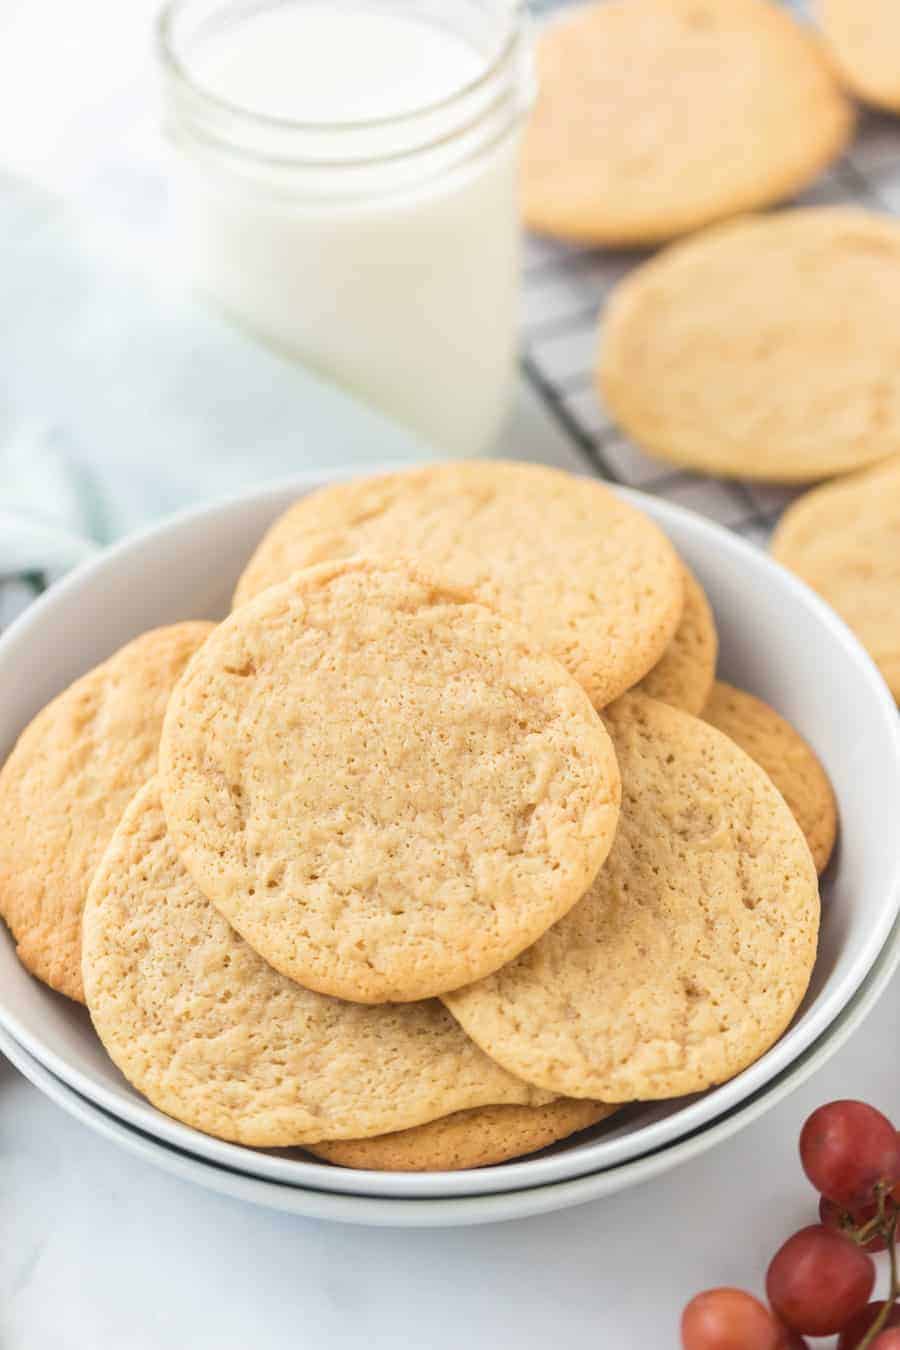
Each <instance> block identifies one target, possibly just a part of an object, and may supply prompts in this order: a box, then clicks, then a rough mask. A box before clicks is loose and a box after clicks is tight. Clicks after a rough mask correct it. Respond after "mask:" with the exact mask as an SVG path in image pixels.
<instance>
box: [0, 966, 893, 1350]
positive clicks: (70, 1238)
mask: <svg viewBox="0 0 900 1350" xmlns="http://www.w3.org/2000/svg"><path fill="white" fill-rule="evenodd" d="M898 1028H900V982H898V983H895V984H894V986H893V987H892V988H891V990H890V991H889V992H888V994H887V995H886V996H885V998H884V999H883V1000H882V1001H881V1003H880V1004H879V1006H878V1007H877V1008H876V1010H875V1012H874V1013H873V1014H872V1015H871V1017H870V1018H869V1020H868V1022H866V1024H865V1025H864V1027H863V1028H862V1029H861V1030H860V1031H858V1032H857V1033H856V1035H855V1036H854V1037H853V1039H852V1040H851V1041H850V1042H849V1043H848V1044H847V1045H846V1046H845V1047H844V1048H843V1049H842V1050H841V1051H840V1052H839V1054H838V1055H837V1056H836V1057H835V1058H834V1059H833V1060H832V1061H831V1062H830V1064H828V1066H827V1067H826V1068H825V1069H824V1070H823V1071H822V1072H820V1073H819V1074H817V1075H816V1076H815V1077H814V1078H813V1079H812V1080H811V1081H810V1082H808V1083H806V1084H805V1085H804V1086H803V1087H802V1088H801V1089H800V1090H799V1091H797V1092H796V1093H795V1094H794V1095H793V1096H792V1097H790V1098H789V1099H788V1100H787V1101H786V1102H783V1103H782V1104H781V1105H780V1106H779V1107H777V1108H776V1109H775V1110H773V1111H772V1112H770V1113H769V1114H768V1115H767V1116H765V1117H764V1118H763V1119H762V1120H760V1121H758V1122H757V1123H756V1124H755V1125H753V1126H751V1127H750V1128H749V1129H747V1130H745V1131H744V1132H743V1133H742V1134H741V1135H739V1136H738V1137H737V1138H735V1139H732V1140H730V1141H728V1142H726V1143H725V1144H722V1145H721V1146H720V1147H718V1148H717V1149H715V1150H713V1151H712V1152H710V1153H707V1154H705V1155H704V1156H703V1157H701V1158H699V1159H697V1160H696V1161H695V1162H693V1163H691V1164H689V1165H687V1166H685V1167H682V1168H680V1169H678V1170H676V1171H674V1172H671V1173H669V1174H668V1175H666V1176H665V1177H663V1178H662V1179H661V1180H659V1181H658V1182H655V1183H653V1184H652V1185H647V1186H641V1187H639V1188H637V1189H635V1190H632V1191H628V1192H625V1193H624V1194H621V1195H618V1196H614V1197H612V1198H610V1199H608V1200H603V1201H597V1202H595V1203H593V1204H588V1205H584V1206H582V1207H580V1208H578V1209H570V1210H565V1211H562V1212H560V1213H558V1214H551V1215H547V1216H545V1217H541V1218H535V1219H526V1220H521V1221H518V1222H514V1223H506V1224H492V1225H489V1226H487V1227H484V1228H471V1229H454V1230H447V1231H443V1232H441V1231H423V1232H399V1231H390V1230H386V1229H374V1228H350V1227H344V1226H341V1225H337V1224H325V1223H316V1222H312V1221H309V1220H303V1219H296V1218H291V1217H286V1216H283V1215H280V1214H274V1213H270V1212H268V1211H266V1210H262V1209H256V1208H254V1207H252V1206H249V1205H243V1204H241V1203H239V1202H237V1201H233V1200H228V1199H225V1198H223V1197H221V1196H218V1195H213V1194H211V1193H209V1192H206V1191H203V1190H201V1189H199V1188H197V1187H194V1186H192V1185H190V1184H188V1183H184V1182H180V1181H177V1180H175V1179H174V1178H172V1177H170V1176H168V1175H165V1174H164V1173H162V1172H159V1171H157V1170H156V1169H155V1168H151V1167H149V1166H147V1165H145V1164H142V1163H139V1162H137V1161H136V1160H134V1159H133V1158H131V1157H130V1156H129V1155H127V1154H126V1153H124V1152H123V1151H121V1150H120V1149H118V1148H115V1147H113V1146H112V1145H110V1144H108V1143H106V1142H105V1141H104V1140H102V1139H100V1138H99V1137H98V1136H96V1135H94V1134H92V1133H90V1132H89V1131H88V1130H87V1129H86V1128H85V1127H84V1126H82V1125H80V1124H78V1123H76V1122H75V1121H74V1120H72V1119H71V1118H70V1117H69V1116H67V1115H65V1114H64V1113H63V1112H62V1111H61V1110H60V1109H59V1108H58V1107H56V1106H54V1105H53V1104H52V1103H50V1102H49V1101H47V1100H46V1099H45V1098H44V1097H42V1096H41V1095H40V1093H38V1092H37V1091H36V1090H35V1089H34V1088H32V1087H31V1086H30V1085H29V1084H28V1083H26V1082H25V1080H24V1079H22V1078H21V1077H20V1076H19V1074H18V1073H17V1072H16V1071H15V1070H14V1069H13V1068H12V1067H11V1066H10V1065H8V1064H6V1063H4V1062H3V1061H2V1060H0V1231H2V1234H3V1240H2V1242H0V1346H2V1347H3V1350H188V1348H189V1350H246V1347H248V1346H252V1347H254V1350H270V1348H271V1350H276V1347H282V1346H302V1347H304V1350H362V1347H367V1348H370V1350H381V1348H382V1347H383V1348H384V1350H388V1348H390V1350H397V1347H414V1348H415V1350H419V1347H423V1348H427V1350H458V1347H459V1345H460V1344H461V1343H463V1344H465V1345H467V1346H470V1347H471V1348H472V1350H497V1348H498V1347H506V1346H515V1347H516V1350H531V1348H532V1347H533V1348H534V1350H546V1346H547V1345H552V1346H554V1347H558V1350H575V1348H576V1347H582V1346H585V1345H589V1346H591V1347H595V1348H596V1350H631V1348H632V1347H634V1350H638V1347H641V1348H643V1347H647V1348H649V1350H675V1347H676V1346H677V1344H678V1337H677V1325H678V1316H679V1312H680V1309H681V1306H682V1304H683V1303H684V1302H685V1301H686V1298H687V1297H688V1296H689V1295H690V1294H692V1293H693V1292H695V1291H697V1290H699V1289H701V1288H706V1287H708V1286H710V1285H715V1284H738V1285H742V1286H745V1287H749V1288H755V1289H756V1290H757V1291H759V1290H760V1289H761V1287H762V1278H763V1273H764V1269H765V1265H766V1262H767V1261H768V1258H769V1256H770V1255H771V1253H772V1252H773V1251H774V1249H775V1248H776V1247H777V1246H778V1245H779V1244H780V1242H781V1241H782V1240H783V1238H784V1237H786V1236H787V1235H788V1234H789V1233H790V1232H792V1231H793V1230H794V1229H795V1228H798V1227H800V1226H801V1225H803V1224H805V1223H810V1222H813V1221H814V1219H815V1198H814V1196H813V1194H812V1192H811V1190H810V1188H809V1186H808V1185H807V1183H806V1181H805V1180H804V1178H803V1176H802V1174H801V1172H800V1168H799V1163H798V1162H797V1157H796V1140H797V1135H798V1133H799V1129H800V1126H801V1124H802V1122H803V1120H804V1118H805V1116H806V1115H807V1114H808V1113H809V1111H810V1110H812V1109H813V1108H814V1107H815V1106H817V1105H818V1104H819V1103H820V1102H823V1101H827V1100H831V1099H832V1098H834V1097H844V1096H854V1097H861V1098H864V1099H866V1100H870V1101H872V1102H874V1103H876V1104H877V1105H879V1106H880V1107H881V1108H882V1109H883V1110H885V1111H886V1112H888V1113H890V1114H892V1116H893V1118H894V1119H895V1120H898V1119H900V1076H898V1074H897V1071H896V1058H897V1032H898ZM880 1259H881V1260H883V1258H880Z"/></svg>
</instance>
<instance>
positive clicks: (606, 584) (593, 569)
mask: <svg viewBox="0 0 900 1350" xmlns="http://www.w3.org/2000/svg"><path fill="white" fill-rule="evenodd" d="M355 553H366V554H384V555H386V556H388V557H398V556H402V557H408V558H418V559H421V561H422V562H423V564H424V565H426V566H427V567H428V569H429V571H431V572H433V573H434V574H435V575H437V576H439V577H441V578H444V579H446V580H448V581H450V582H452V583H453V584H454V585H459V586H462V587H464V588H467V589H470V590H472V591H473V592H474V593H475V595H476V597H477V598H478V599H479V600H481V601H482V602H483V603H484V604H486V605H490V606H491V607H492V608H494V609H497V610H498V611H499V612H500V613H501V614H504V615H506V617H507V618H509V619H513V620H516V621H517V622H519V623H522V624H523V625H524V626H525V627H526V628H530V629H531V630H532V632H533V633H534V635H535V637H537V638H539V639H540V640H541V642H542V643H543V644H544V646H545V647H546V648H547V649H548V650H549V651H550V652H552V653H553V655H554V656H556V658H557V659H558V660H559V661H561V662H562V663H563V665H564V666H565V667H566V669H567V670H569V671H571V673H572V674H573V675H574V676H575V678H576V679H577V680H578V682H579V684H581V685H583V687H584V688H585V689H586V690H587V692H588V694H589V695H590V697H591V699H592V701H593V702H594V705H595V707H598V708H601V707H603V706H604V705H605V704H606V703H609V702H610V700H611V699H613V698H615V697H616V696H617V695H618V694H621V693H623V692H624V690H626V689H628V688H630V686H631V685H633V684H635V683H636V682H637V681H638V680H639V679H641V678H642V676H644V675H646V673H647V671H648V670H650V669H651V667H652V666H654V665H655V664H656V662H657V661H658V660H659V658H660V657H661V656H662V654H663V652H664V651H665V649H666V647H667V646H668V644H669V641H670V639H671V638H672V635H673V634H674V632H675V629H676V627H677V625H678V620H679V618H680V617H681V610H682V606H683V603H684V589H683V583H682V580H681V566H680V563H679V559H678V556H677V554H676V553H675V551H674V549H673V548H672V546H671V545H670V544H669V542H668V540H667V539H666V538H665V536H664V535H663V534H662V532H661V531H660V530H659V529H657V527H656V526H655V525H654V524H653V522H652V521H651V520H649V519H648V518H647V516H645V515H644V514H643V513H642V512H641V511H637V510H635V508H634V507H633V506H629V505H627V504H626V503H625V502H623V501H620V500H619V498H617V497H616V496H615V495H614V494H613V493H611V492H610V491H609V490H608V489H607V488H605V487H603V486H602V484H600V483H597V482H595V481H592V480H591V479H587V478H576V477H575V476H574V475H572V474H568V473H563V472H561V471H560V470H559V469H548V468H544V467H543V466H539V465H536V464H513V463H507V462H503V461H498V460H495V461H479V462H470V463H456V464H438V465H431V466H429V467H426V468H421V469H413V470H408V471H407V472H405V473H395V474H389V475H387V476H385V477H382V478H366V479H355V480H353V481H351V482H348V483H339V484H337V485H336V486H334V487H330V488H325V489H324V490H323V491H321V492H315V493H312V494H311V495H310V496H308V497H304V498H303V499H302V500H301V501H299V502H297V504H296V505H295V506H294V507H292V508H291V510H289V511H288V512H287V513H286V514H285V515H284V516H282V517H281V519H280V520H278V521H276V523H275V525H274V526H273V527H272V529H271V530H270V531H269V533H268V534H267V535H266V537H265V538H264V539H263V541H262V543H261V544H260V546H259V548H258V549H257V551H256V553H255V554H254V556H253V557H252V558H251V560H250V563H249V565H248V567H247V570H246V571H245V572H244V575H243V576H242V577H241V580H240V582H239V584H238V588H237V593H236V595H235V604H236V605H240V604H242V603H244V602H245V601H247V600H249V599H251V597H252V596H254V595H257V594H258V593H259V592H260V591H261V590H263V589H265V587H267V586H271V585H272V584H273V583H274V582H277V581H283V580H284V579H285V578H286V577H288V576H290V574H291V573H292V572H296V571H297V570H298V569H299V568H301V567H307V566H309V564H310V563H317V562H323V561H325V560H327V559H332V558H345V557H348V556H350V555H352V554H355Z"/></svg>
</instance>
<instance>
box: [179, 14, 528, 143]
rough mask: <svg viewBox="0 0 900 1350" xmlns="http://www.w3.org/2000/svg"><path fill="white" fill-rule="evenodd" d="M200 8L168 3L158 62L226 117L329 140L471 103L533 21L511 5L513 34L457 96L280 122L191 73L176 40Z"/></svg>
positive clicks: (187, 89)
mask: <svg viewBox="0 0 900 1350" xmlns="http://www.w3.org/2000/svg"><path fill="white" fill-rule="evenodd" d="M196 3H197V0H166V3H165V4H164V5H163V6H162V8H161V9H160V10H159V12H158V14H157V18H156V25H155V36H156V52H157V57H158V60H159V62H160V65H161V66H162V69H163V70H164V72H165V73H166V74H167V75H168V76H169V77H170V78H171V79H172V80H173V81H174V82H175V85H176V87H180V88H181V89H183V90H184V91H185V92H186V93H187V94H188V95H189V96H190V97H192V98H197V99H199V100H201V101H202V102H204V103H206V104H208V105H209V106H210V107H211V108H214V109H217V110H218V111H219V112H221V113H222V114H223V115H225V116H226V117H231V118H234V119H236V120H239V121H240V120H243V121H245V122H247V123H251V124H254V125H257V126H269V127H271V128H272V130H273V131H275V130H279V131H288V130H294V131H299V132H310V133H324V134H328V135H332V134H336V133H342V132H347V133H349V134H356V135H359V133H360V132H365V131H373V130H378V129H379V128H385V129H387V128H390V127H402V126H403V125H404V124H405V123H411V122H415V121H417V120H419V119H421V118H427V117H429V116H431V115H433V114H435V113H437V114H440V113H442V112H444V111H449V110H450V109H452V108H453V107H454V106H455V105H456V104H464V103H465V102H466V100H468V99H470V98H471V97H472V96H473V95H476V94H478V93H479V91H480V90H482V89H483V88H486V87H487V86H488V85H489V84H490V82H491V81H492V80H493V79H494V78H495V77H496V76H497V75H498V74H500V73H501V72H502V71H503V69H504V67H505V66H506V65H507V63H508V62H509V61H510V60H511V59H512V58H513V57H514V56H515V53H516V50H517V46H518V43H519V40H520V37H521V30H522V26H523V24H524V23H525V22H526V20H527V17H528V0H510V5H509V17H508V31H507V33H506V35H505V37H504V39H503V41H502V43H501V44H500V46H499V47H498V48H497V50H496V51H495V52H494V53H493V55H492V56H491V58H490V59H489V60H488V62H487V63H486V65H485V67H484V69H483V70H481V71H480V72H479V73H478V75H476V76H475V77H474V78H473V79H471V80H467V81H466V82H465V83H464V84H461V85H460V86H459V87H458V88H457V89H454V90H453V91H452V93H450V94H445V95H443V96H442V97H441V98H439V99H434V100H433V101H431V102H429V103H423V104H420V105H418V106H417V107H415V108H411V109H407V110H406V111H404V112H402V113H388V114H385V115H384V116H380V117H370V118H364V119H362V120H354V121H341V122H331V121H312V122H310V121H307V120H305V119H300V118H293V117H278V116H275V115H273V114H271V113H262V112H257V111H255V110H254V109H252V108H248V107H245V106H244V105H243V104H240V103H232V102H231V101H230V100H229V99H227V98H223V97H222V96H221V95H220V94H217V93H214V92H213V91H212V90H211V89H206V88H204V86H203V85H202V84H200V83H198V82H197V80H196V79H195V78H194V77H193V75H192V74H191V71H190V69H189V67H188V65H187V64H186V63H185V62H184V61H183V60H182V58H181V56H180V55H179V53H178V51H177V49H176V43H175V40H174V30H175V26H176V25H177V23H178V22H179V20H180V19H181V17H182V15H183V14H184V13H185V11H187V10H188V9H190V8H191V7H192V6H193V5H195V4H196Z"/></svg>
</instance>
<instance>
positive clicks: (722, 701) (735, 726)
mask: <svg viewBox="0 0 900 1350" xmlns="http://www.w3.org/2000/svg"><path fill="white" fill-rule="evenodd" d="M729 704H730V705H731V707H730V708H729V706H728V705H729ZM742 710H744V711H746V712H749V713H751V714H756V715H760V714H761V715H763V716H765V717H766V718H768V719H769V720H771V721H772V722H773V723H774V724H775V730H776V735H777V736H778V737H779V739H780V740H781V741H782V742H783V744H784V745H791V746H793V748H794V751H795V753H796V754H797V755H800V756H802V758H803V774H804V784H805V789H806V798H805V800H806V802H807V803H808V810H804V811H803V812H802V814H801V811H800V809H799V804H797V803H795V802H794V801H793V800H792V795H789V794H788V792H787V791H785V790H784V788H783V786H782V783H781V782H779V778H780V775H779V773H778V769H777V765H773V764H772V763H771V761H770V762H769V763H765V762H763V758H762V757H757V755H756V754H755V753H754V747H753V746H752V745H751V744H750V743H749V742H747V741H746V740H745V739H743V738H742V736H741V727H740V718H741V712H742ZM702 716H703V720H704V721H705V722H709V723H710V725H711V726H714V727H716V728H718V730H719V731H721V732H722V734H723V735H725V736H727V737H728V738H729V740H733V741H734V742H735V744H736V745H738V746H740V748H741V749H742V750H743V751H744V752H745V753H746V754H748V755H749V756H750V758H751V759H752V760H754V761H755V762H756V763H757V764H759V766H760V768H761V769H764V770H765V772H766V773H767V774H768V775H769V777H770V778H771V780H772V782H773V783H774V784H775V786H776V787H777V788H778V790H779V792H781V795H782V796H783V797H784V799H785V801H786V802H787V805H788V806H789V807H790V809H791V811H792V812H793V815H794V818H795V819H796V821H797V824H798V825H799V826H800V828H801V830H803V833H804V836H805V838H806V842H807V844H808V845H809V851H810V853H811V854H812V859H813V862H814V863H815V865H816V872H817V874H818V875H819V876H821V875H822V873H823V872H824V871H825V869H826V868H827V866H828V864H829V862H830V860H831V855H832V853H833V852H834V846H835V843H836V842H837V832H838V809H837V799H836V798H835V795H834V788H833V787H832V785H831V779H830V778H829V777H828V774H827V773H826V772H825V768H824V766H823V764H822V762H821V760H820V759H819V757H818V755H817V754H816V752H815V751H814V750H813V748H812V746H811V745H810V744H809V742H808V741H807V740H805V739H804V737H803V736H801V735H800V732H799V731H798V730H797V729H796V727H794V726H792V724H791V723H790V722H789V721H788V720H787V718H785V717H782V716H781V714H780V713H779V712H777V711H776V710H775V709H774V708H773V707H771V706H770V704H768V703H766V702H764V700H763V699H760V698H757V697H756V695H755V694H748V693H747V691H746V690H744V689H739V688H738V687H737V686H736V685H732V684H728V683H726V681H724V680H717V681H716V683H715V685H714V686H713V690H712V693H711V696H710V699H709V701H708V702H707V704H706V707H705V708H704V710H703V714H702ZM804 817H809V823H808V824H804Z"/></svg>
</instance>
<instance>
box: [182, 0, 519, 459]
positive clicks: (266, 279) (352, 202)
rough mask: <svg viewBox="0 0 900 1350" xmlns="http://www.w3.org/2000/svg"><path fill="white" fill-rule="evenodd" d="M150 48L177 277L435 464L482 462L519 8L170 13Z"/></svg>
mask: <svg viewBox="0 0 900 1350" xmlns="http://www.w3.org/2000/svg"><path fill="white" fill-rule="evenodd" d="M159 50H160V56H161V61H162V66H163V71H164V88H165V101H166V123H167V132H168V136H169V139H170V141H171V143H172V144H173V146H174V150H175V156H174V159H175V178H174V183H173V207H174V211H175V217H176V220H177V240H178V248H179V251H180V253H181V255H182V258H183V260H184V262H185V263H186V264H187V267H188V270H189V272H190V275H191V276H192V277H193V279H194V280H195V281H196V283H197V284H198V285H199V286H200V288H201V289H202V290H203V291H204V292H206V293H207V294H208V295H209V296H210V297H211V298H212V299H213V300H214V301H216V302H217V303H218V304H219V305H220V306H221V307H222V308H224V310H225V311H226V312H227V313H229V314H230V315H231V316H233V317H234V318H236V319H238V320H240V321H241V322H242V323H244V324H246V325H247V326H248V327H249V328H250V329H251V330H252V331H254V332H255V333H257V334H258V335H259V336H260V337H262V338H264V339H266V340H267V341H268V342H270V343H272V344H274V345H275V346H276V347H277V348H278V349H280V350H281V351H282V352H284V353H286V354H288V355H290V356H292V357H296V358H297V359H299V360H300V361H302V362H304V363H306V364H308V365H310V366H311V367H312V368H314V369H316V370H318V371H320V372H321V373H323V374H325V375H326V376H329V377H330V378H332V379H334V380H335V381H337V382H338V383H339V384H341V385H342V386H343V387H345V388H346V389H347V390H348V391H350V392H351V393H353V394H355V395H356V396H358V397H359V398H361V399H362V400H365V401H367V402H369V403H371V404H373V405H374V406H376V407H377V408H379V409H381V410H382V411H383V412H385V413H387V414H388V415H389V416H391V417H393V418H394V419H395V420H397V421H399V422H401V423H403V424H405V425H406V426H408V427H409V428H411V429H412V430H413V431H415V432H416V433H418V435H419V436H420V437H421V439H422V440H423V441H425V442H427V443H428V444H430V445H431V446H433V447H434V448H435V449H437V450H439V451H442V452H444V453H448V454H459V455H472V454H478V453H479V452H480V451H482V450H484V449H486V448H487V447H489V445H490V444H491V442H492V441H493V440H494V438H495V437H496V434H497V432H498V430H499V427H500V425H501V423H502V420H503V417H504V414H505V412H506V410H507V407H508V403H509V398H510V394H511V389H512V383H513V378H514V369H515V352H516V326H517V312H516V311H517V290H518V265H519V258H518V253H519V218H518V205H517V197H518V191H517V167H518V166H517V160H518V149H519V139H520V130H521V125H522V119H523V115H524V113H525V111H526V110H527V105H528V102H529V98H530V79H531V74H530V60H529V48H528V41H527V33H526V27H525V15H524V12H523V7H522V5H521V4H520V3H518V2H517V0H327V2H326V0H175V3H173V4H171V5H170V6H169V7H168V8H167V9H166V10H165V11H164V12H163V14H162V16H161V20H160V26H159Z"/></svg>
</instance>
